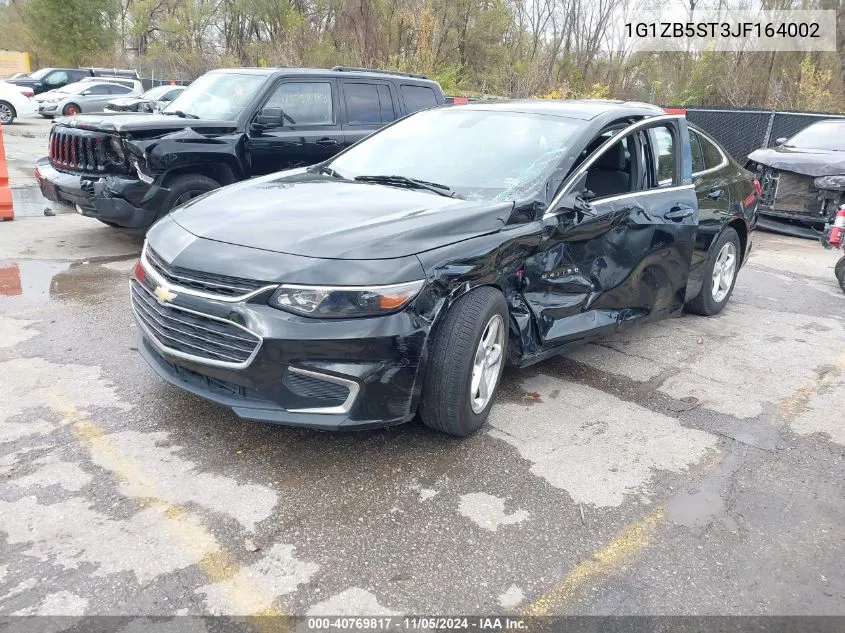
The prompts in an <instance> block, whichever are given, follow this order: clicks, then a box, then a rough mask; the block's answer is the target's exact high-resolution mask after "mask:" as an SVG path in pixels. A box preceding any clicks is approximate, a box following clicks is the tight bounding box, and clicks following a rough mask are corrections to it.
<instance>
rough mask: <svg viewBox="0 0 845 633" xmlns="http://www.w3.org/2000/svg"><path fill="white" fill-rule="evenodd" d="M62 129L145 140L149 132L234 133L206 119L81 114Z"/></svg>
mask: <svg viewBox="0 0 845 633" xmlns="http://www.w3.org/2000/svg"><path fill="white" fill-rule="evenodd" d="M62 125H66V126H69V127H77V128H83V129H86V130H97V131H99V132H110V133H113V134H114V133H116V134H120V135H121V136H130V137H131V136H133V133H139V134H141V135H143V136H145V137H149V136H150V133H151V132H160V133H162V134H167V133H169V132H173V131H176V130H182V129H185V128H192V129H194V130H196V131H197V132H216V133H223V132H225V131H231V130H235V129H237V125H236V124H235V123H234V122H233V121H215V120H209V119H184V118H182V117H179V116H175V115H169V114H145V115H137V114H121V113H119V112H117V113H112V112H103V113H100V114H82V115H78V116H75V117H73V118H70V119H66V120H64V121H62Z"/></svg>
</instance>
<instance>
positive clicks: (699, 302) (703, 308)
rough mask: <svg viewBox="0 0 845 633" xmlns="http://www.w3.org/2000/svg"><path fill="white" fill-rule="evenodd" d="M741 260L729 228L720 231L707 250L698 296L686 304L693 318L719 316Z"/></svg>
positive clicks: (739, 249) (729, 293)
mask: <svg viewBox="0 0 845 633" xmlns="http://www.w3.org/2000/svg"><path fill="white" fill-rule="evenodd" d="M741 258H742V247H741V246H740V243H739V235H737V232H736V230H734V229H733V228H731V227H728V228H726V229H725V230H724V231H722V234H721V235H720V236H719V239H718V240H717V241H716V243H715V244H714V245H713V248H712V249H711V250H710V260H709V261H708V262H707V268H706V269H705V272H704V285H703V286H702V288H701V292H699V293H698V296H697V297H696V298H695V299H693V300H692V301H690V302H689V303H688V304H687V309H688V310H689V311H690V312H694V313H695V314H702V315H704V316H712V315H714V314H719V313H720V312H721V311H722V308H724V307H725V306H726V305H727V303H728V300H729V299H730V298H731V293H733V289H734V283H735V282H736V274H737V272H739V265H740V262H741Z"/></svg>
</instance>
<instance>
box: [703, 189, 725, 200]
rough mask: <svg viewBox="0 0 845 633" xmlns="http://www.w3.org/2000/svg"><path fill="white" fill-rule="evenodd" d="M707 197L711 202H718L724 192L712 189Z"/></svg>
mask: <svg viewBox="0 0 845 633" xmlns="http://www.w3.org/2000/svg"><path fill="white" fill-rule="evenodd" d="M707 197H708V198H710V199H711V200H718V199H719V198H721V197H722V190H721V189H711V190H710V193H708V194H707Z"/></svg>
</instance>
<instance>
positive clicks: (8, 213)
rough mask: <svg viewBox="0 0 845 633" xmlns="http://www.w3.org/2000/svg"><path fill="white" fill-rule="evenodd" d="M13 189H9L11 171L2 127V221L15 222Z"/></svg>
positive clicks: (0, 132)
mask: <svg viewBox="0 0 845 633" xmlns="http://www.w3.org/2000/svg"><path fill="white" fill-rule="evenodd" d="M14 219H15V210H14V209H13V208H12V188H11V187H9V169H8V168H7V167H6V150H5V149H3V126H2V125H0V220H14Z"/></svg>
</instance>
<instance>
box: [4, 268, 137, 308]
mask: <svg viewBox="0 0 845 633" xmlns="http://www.w3.org/2000/svg"><path fill="white" fill-rule="evenodd" d="M134 261H135V260H134V258H132V259H127V260H120V261H115V262H108V263H103V262H73V263H71V262H60V261H50V260H20V261H0V298H3V297H23V298H26V299H28V300H30V301H50V300H55V299H59V300H65V299H66V300H83V301H85V302H86V303H92V302H93V303H99V302H100V301H105V300H107V299H109V298H110V297H112V296H114V295H115V294H125V292H126V287H125V286H124V285H123V284H121V283H120V281H121V280H123V279H125V280H127V281H128V279H129V274H130V271H131V270H132V266H133V264H134Z"/></svg>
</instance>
